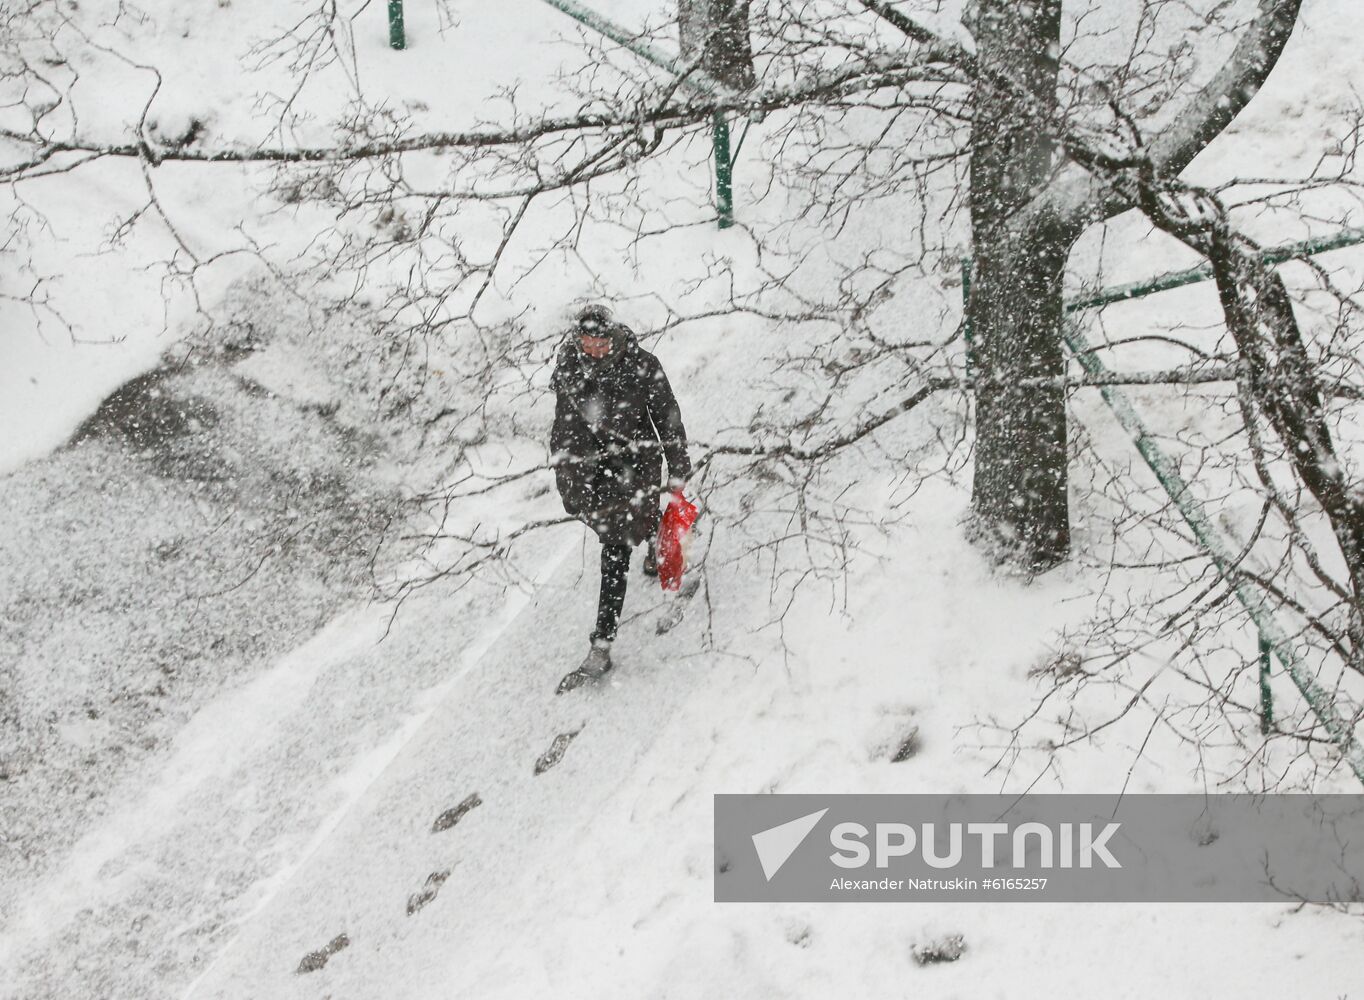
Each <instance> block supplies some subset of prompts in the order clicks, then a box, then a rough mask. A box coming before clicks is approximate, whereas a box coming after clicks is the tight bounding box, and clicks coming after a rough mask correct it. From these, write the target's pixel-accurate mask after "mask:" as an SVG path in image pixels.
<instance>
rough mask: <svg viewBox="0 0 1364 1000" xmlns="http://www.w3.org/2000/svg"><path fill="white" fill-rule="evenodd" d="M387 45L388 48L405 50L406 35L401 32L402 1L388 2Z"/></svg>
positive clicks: (391, 0) (390, 0)
mask: <svg viewBox="0 0 1364 1000" xmlns="http://www.w3.org/2000/svg"><path fill="white" fill-rule="evenodd" d="M388 44H389V47H390V48H395V49H405V48H407V33H406V32H405V31H404V30H403V0H388Z"/></svg>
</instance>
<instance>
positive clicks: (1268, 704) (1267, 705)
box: [1260, 633, 1274, 736]
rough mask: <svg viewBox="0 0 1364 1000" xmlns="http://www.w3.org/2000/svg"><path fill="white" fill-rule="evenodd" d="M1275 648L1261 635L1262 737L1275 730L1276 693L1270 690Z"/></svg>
mask: <svg viewBox="0 0 1364 1000" xmlns="http://www.w3.org/2000/svg"><path fill="white" fill-rule="evenodd" d="M1273 658H1274V647H1273V646H1271V645H1270V642H1269V640H1268V639H1266V638H1265V637H1264V634H1263V633H1261V634H1260V735H1261V736H1268V735H1269V732H1270V730H1272V729H1273V728H1274V692H1273V691H1271V690H1270V689H1269V668H1270V666H1272V664H1273Z"/></svg>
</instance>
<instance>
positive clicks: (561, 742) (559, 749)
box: [535, 729, 582, 775]
mask: <svg viewBox="0 0 1364 1000" xmlns="http://www.w3.org/2000/svg"><path fill="white" fill-rule="evenodd" d="M581 732H582V730H581V729H575V730H573V731H572V732H571V733H560V734H559V735H558V736H556V737H554V742H553V743H551V744H550V745H549V749H548V750H546V751H545V752H544V753H542V754H541V755H540V759H539V760H537V761H536V762H535V773H536V774H537V775H538V774H544V773H545V772H546V771H548V770H549V769H550V768H551V767H553V766H554V765H555V764H557V763H559V761H561V760H563V759H564V751H565V750H567V749H568V745H569V744H570V743H572V742H573V738H574V737H575V736H577V735H578V734H579V733H581Z"/></svg>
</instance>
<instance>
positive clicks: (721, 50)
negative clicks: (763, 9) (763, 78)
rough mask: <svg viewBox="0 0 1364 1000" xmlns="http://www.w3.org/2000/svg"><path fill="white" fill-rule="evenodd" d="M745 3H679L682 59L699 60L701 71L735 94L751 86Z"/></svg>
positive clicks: (685, 0) (682, 0)
mask: <svg viewBox="0 0 1364 1000" xmlns="http://www.w3.org/2000/svg"><path fill="white" fill-rule="evenodd" d="M748 7H749V0H679V2H678V26H679V31H680V38H679V42H680V47H681V49H682V58H683V59H684V60H687V61H690V60H692V59H695V58H696V57H697V56H698V55H699V56H701V64H700V66H701V69H702V70H704V71H705V72H706V73H707V74H709V75H710V76H712V77H714V78H715V79H716V80H719V81H720V82H721V83H723V84H725V85H726V86H727V87H732V88H733V89H735V90H747V89H748V88H750V87H752V86H753V47H752V44H751V43H750V41H749V36H748Z"/></svg>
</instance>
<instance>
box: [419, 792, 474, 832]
mask: <svg viewBox="0 0 1364 1000" xmlns="http://www.w3.org/2000/svg"><path fill="white" fill-rule="evenodd" d="M481 805H483V800H482V799H480V798H479V797H478V792H474V793H473V794H472V795H469V796H466V797H465V799H464V801H463V802H461V803H460V804H459V805H457V806H455V807H454V808H453V809H447V810H445V812H443V813H441V814H440V815H439V816H437V817H436V822H435V823H433V824H431V832H432V833H444V832H445V831H446V830H448V829H450V828H451V827H453V826H454V825H455V824H456V823H458V822H459V821H460V820H462V819H463V818H464V817H465V816H466V815H468V813H469V812H470V810H472V809H475V808H477V807H478V806H481Z"/></svg>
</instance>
